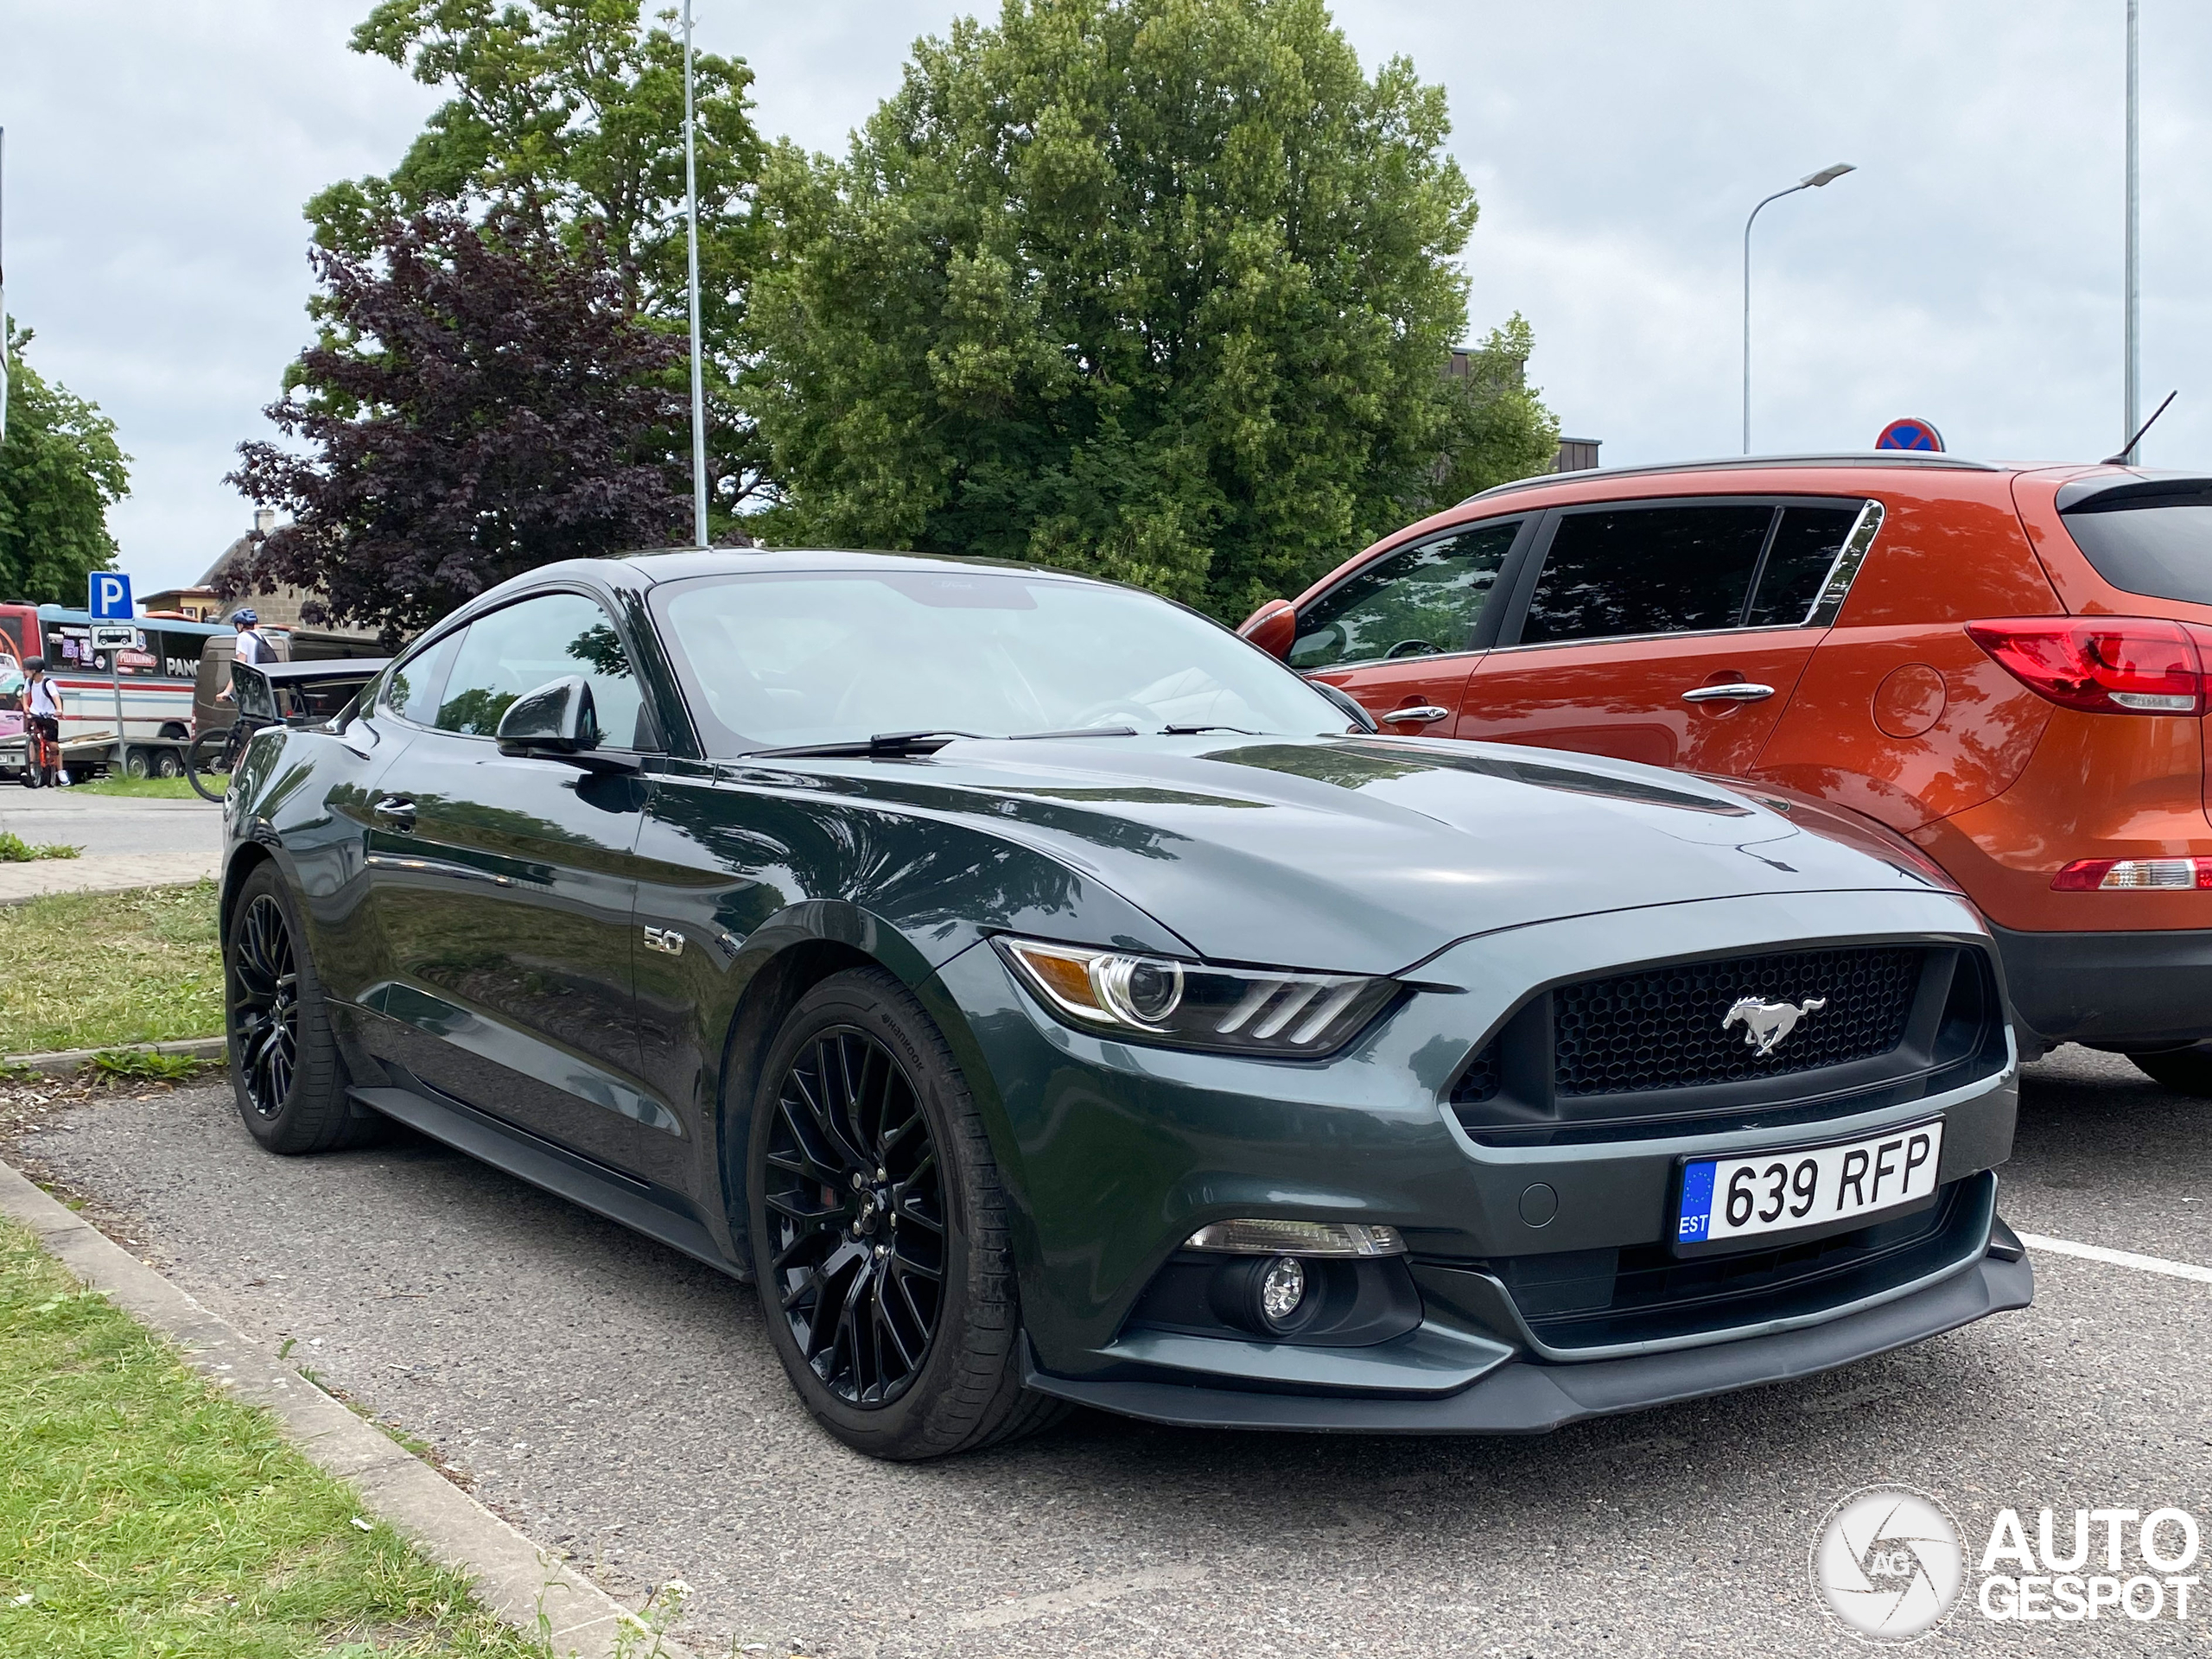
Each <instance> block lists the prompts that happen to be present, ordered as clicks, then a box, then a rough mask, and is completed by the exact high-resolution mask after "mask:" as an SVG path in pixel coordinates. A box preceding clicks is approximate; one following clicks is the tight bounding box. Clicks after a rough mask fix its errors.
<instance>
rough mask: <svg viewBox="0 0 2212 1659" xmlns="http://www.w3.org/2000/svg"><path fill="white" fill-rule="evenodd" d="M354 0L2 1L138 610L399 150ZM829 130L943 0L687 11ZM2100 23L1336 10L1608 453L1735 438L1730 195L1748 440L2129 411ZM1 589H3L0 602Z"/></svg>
mask: <svg viewBox="0 0 2212 1659" xmlns="http://www.w3.org/2000/svg"><path fill="white" fill-rule="evenodd" d="M366 7H367V0H109V3H106V4H104V5H99V6H91V5H84V4H78V3H71V4H67V5H64V4H57V3H54V0H0V125H4V126H5V128H6V130H7V156H6V166H7V176H6V188H7V194H6V237H7V246H6V269H7V276H8V302H9V309H10V311H11V312H12V313H14V314H15V315H16V318H17V320H18V321H20V322H22V323H23V324H26V325H28V326H29V327H33V328H35V330H36V331H37V334H38V339H37V342H36V343H35V346H33V347H32V360H33V362H34V363H35V364H36V365H37V366H38V367H39V368H40V369H41V371H43V372H46V373H48V374H49V375H52V376H55V377H58V378H60V379H61V380H62V381H63V382H65V383H66V384H67V385H69V386H70V387H72V388H73V390H75V391H78V392H79V393H80V394H82V395H84V396H86V397H91V398H92V399H94V400H95V401H97V402H98V403H99V404H100V405H101V406H102V407H103V408H104V409H105V410H107V412H108V413H109V414H110V415H111V416H113V417H114V418H115V420H116V422H117V423H118V426H119V428H120V429H121V436H122V441H123V444H124V448H125V449H127V450H128V451H129V452H130V454H131V455H132V456H133V457H135V464H134V467H133V480H134V493H133V494H132V497H131V499H130V500H129V501H128V502H127V503H125V504H124V505H123V506H122V507H121V508H119V509H118V511H117V512H116V514H115V527H116V531H117V534H118V538H119V539H120V541H121V543H122V545H123V551H124V560H123V563H124V568H125V569H128V570H130V571H131V572H132V574H133V575H135V576H136V577H137V583H138V587H139V589H140V591H142V592H143V591H148V590H149V589H151V588H156V587H157V586H161V585H164V584H168V583H173V582H181V581H189V580H191V579H192V578H193V577H194V576H196V575H198V573H199V572H200V569H202V568H204V567H205V566H206V565H207V563H208V562H209V561H210V560H211V559H212V558H213V556H214V555H215V554H216V553H217V552H218V551H219V550H221V548H222V547H223V545H224V544H225V543H227V542H228V541H229V540H230V539H231V537H233V536H234V535H236V534H237V533H238V531H239V530H241V529H243V528H244V527H245V524H246V522H247V520H248V517H249V509H248V507H247V506H246V505H245V503H244V502H243V501H242V500H241V499H239V498H238V497H237V496H236V495H235V494H233V493H232V492H231V491H230V490H229V489H227V488H226V486H224V485H223V483H222V482H221V478H222V474H224V473H225V472H226V470H228V468H229V467H230V466H231V464H232V452H233V451H234V449H235V448H236V446H237V444H238V442H239V441H240V440H241V439H243V438H245V437H249V436H252V435H258V434H259V433H261V432H262V431H264V423H263V422H262V421H261V418H260V416H259V412H258V411H259V410H260V407H261V406H262V405H263V404H265V403H266V402H268V401H269V399H270V397H273V396H274V395H275V392H276V391H277V382H278V377H279V375H280V374H281V372H282V371H283V365H284V364H285V363H286V361H287V360H288V359H289V358H290V357H291V356H292V355H293V353H296V351H297V350H298V349H299V347H300V346H301V345H302V343H304V341H305V340H306V338H307V329H306V325H305V322H304V320H303V318H302V301H303V299H304V297H305V295H306V293H307V288H308V272H307V266H306V262H305V258H304V249H305V245H306V232H305V228H304V226H303V225H302V220H301V219H300V216H299V207H300V204H301V203H302V201H304V200H306V199H307V197H308V195H309V194H312V193H313V192H314V191H315V190H316V189H317V188H320V187H321V186H322V185H323V184H325V183H327V182H328V181H331V180H333V179H336V178H340V177H344V176H348V175H358V174H361V173H365V172H371V171H377V170H381V169H382V168H386V167H389V166H390V165H391V163H392V162H394V161H396V160H397V158H398V156H399V155H400V154H401V153H402V151H403V150H404V149H405V147H406V144H407V143H408V141H409V139H410V137H411V135H412V134H413V133H414V131H415V130H416V128H417V126H418V125H419V124H420V122H421V120H422V118H423V114H424V113H425V112H426V111H428V109H429V107H430V106H431V105H432V104H433V103H434V102H435V98H434V95H433V94H431V93H430V92H429V91H428V90H427V89H424V88H422V87H419V86H415V85H414V84H413V83H412V82H411V81H410V80H409V79H407V78H406V77H405V76H404V74H403V73H401V72H400V71H398V70H397V69H394V68H392V67H391V66H389V65H387V64H385V63H383V62H381V61H372V60H364V59H360V58H357V57H355V56H353V54H350V53H348V52H347V51H346V34H347V32H348V30H349V29H350V28H351V27H352V25H353V23H354V22H356V21H357V20H358V18H359V16H360V15H362V14H363V13H364V12H365V10H366ZM697 7H698V20H699V21H698V29H699V36H700V41H701V44H702V47H704V48H708V49H710V50H714V51H717V52H727V53H734V54H739V55H741V56H743V57H745V58H747V60H749V61H750V62H751V63H752V64H753V66H754V67H755V69H756V70H757V72H758V73H759V76H760V84H759V86H758V88H757V92H758V100H759V111H758V118H759V122H760V127H761V129H762V130H763V131H764V132H766V133H768V134H771V135H776V134H785V135H789V136H791V137H794V138H797V139H798V140H800V141H801V142H803V143H806V144H808V145H810V147H813V148H816V149H841V148H842V145H843V143H844V137H845V135H846V133H847V132H848V131H849V130H850V128H851V127H852V126H853V125H854V124H855V123H856V122H858V121H859V120H860V119H861V118H863V117H864V116H865V115H866V114H867V112H868V111H869V110H870V109H872V108H873V107H874V105H875V103H876V102H877V101H878V100H879V99H881V98H882V97H883V96H884V95H885V94H886V93H887V92H889V91H890V90H891V89H892V88H893V86H895V85H896V82H897V79H898V75H899V66H900V64H901V63H902V62H903V61H904V60H905V58H906V52H907V48H908V47H909V45H910V44H911V43H912V41H913V40H914V39H915V38H916V37H917V36H919V35H930V34H937V33H941V32H942V31H943V30H944V28H945V27H946V25H947V23H948V22H950V19H951V18H952V17H953V16H957V15H958V14H959V13H960V12H961V11H963V10H973V9H974V8H973V7H969V6H963V5H959V4H956V3H951V0H826V3H822V0H817V3H815V4H812V5H801V6H794V5H782V6H770V5H761V4H758V3H752V4H740V3H737V0H697ZM2143 11H2144V14H2145V18H2144V48H2143V107H2144V118H2143V181H2144V182H2143V226H2144V229H2143V237H2144V262H2143V287H2144V301H2143V316H2144V352H2143V378H2144V385H2145V394H2146V401H2145V411H2146V412H2147V410H2148V409H2149V407H2151V406H2152V405H2153V404H2155V403H2156V401H2157V399H2158V397H2162V396H2164V393H2165V391H2167V390H2168V389H2169V388H2170V387H2175V386H2178V387H2179V388H2180V389H2181V393H2182V395H2181V397H2180V398H2179V399H2178V400H2177V402H2176V404H2175V405H2174V407H2173V409H2172V410H2171V411H2170V412H2169V413H2168V415H2167V416H2166V417H2165V419H2164V422H2162V423H2161V424H2160V427H2159V429H2158V431H2157V432H2156V433H2154V434H2153V435H2152V437H2151V439H2149V440H2148V441H2147V442H2145V446H2144V455H2145V460H2146V461H2149V462H2151V463H2152V464H2153V465H2157V466H2162V467H2186V466H2195V465H2200V464H2205V463H2212V327H2208V324H2212V303H2208V295H2212V283H2208V281H2207V276H2208V273H2212V213H2208V212H2207V209H2208V207H2212V7H2207V6H2203V5H2201V4H2195V3H2190V0H2145V3H2144V5H2143ZM2124 16H2125V6H2124V3H2123V0H2040V3H2037V0H1943V3H1940V4H1919V5H1906V4H1904V3H1889V4H1876V3H1870V0H1850V3H1847V0H1798V3H1786V0H1732V3H1731V0H1698V3H1656V0H1546V3H1543V4H1541V5H1530V4H1528V3H1526V0H1512V3H1493V0H1341V3H1339V4H1338V8H1337V17H1338V22H1340V23H1341V24H1342V26H1343V27H1344V29H1345V30H1346V31H1347V33H1348V34H1349V35H1350V36H1351V39H1352V41H1353V42H1354V43H1355V45H1356V46H1357V48H1358V49H1359V52H1360V54H1361V56H1362V58H1363V60H1365V61H1366V62H1367V63H1369V64H1370V66H1372V65H1373V64H1374V63H1376V61H1378V60H1382V59H1383V58H1385V57H1388V56H1390V55H1393V54H1404V55H1406V56H1408V57H1410V58H1411V59H1412V60H1413V61H1414V64H1415V66H1416V67H1418V68H1419V70H1420V71H1421V74H1422V75H1423V76H1424V78H1426V79H1429V80H1432V81H1437V82H1440V83H1441V84H1442V85H1443V86H1445V87H1446V90H1447V92H1448V93H1449V95H1450V99H1451V105H1452V118H1453V122H1454V132H1453V137H1452V143H1453V147H1454V149H1456V151H1457V153H1458V154H1459V158H1460V161H1461V163H1462V165H1463V166H1464V167H1465V168H1466V170H1467V173H1468V175H1469V176H1470V177H1471V179H1472V180H1473V181H1474V183H1475V187H1476V189H1477V192H1478V195H1479V197H1480V199H1481V202H1482V222H1481V224H1480V226H1478V229H1477V231H1476V232H1475V237H1474V240H1473V242H1472V244H1471V246H1470V248H1469V250H1468V253H1467V264H1468V270H1469V272H1470V274H1471V277H1472V280H1473V285H1474V295H1473V301H1472V304H1471V318H1470V326H1471V333H1474V334H1480V333H1481V332H1483V331H1484V329H1486V328H1487V327H1490V326H1491V325H1492V324H1494V323H1496V322H1497V321H1501V320H1503V318H1505V317H1508V316H1510V315H1512V314H1513V313H1514V312H1516V311H1518V312H1521V313H1522V314H1523V315H1526V316H1527V317H1528V318H1529V321H1530V322H1531V323H1532V324H1533V325H1534V327H1535V338H1536V354H1535V360H1534V363H1533V364H1532V365H1531V366H1532V374H1533V377H1534V378H1535V380H1536V381H1537V382H1538V383H1539V384H1540V385H1541V386H1542V388H1543V390H1544V392H1545V395H1546V397H1547V398H1548V401H1549V402H1550V404H1551V406H1552V407H1553V408H1554V409H1555V410H1557V411H1558V412H1559V415H1560V419H1561V421H1562V422H1563V423H1564V424H1565V426H1566V429H1567V431H1568V432H1569V433H1570V434H1572V435H1576V436H1587V437H1594V438H1599V439H1602V440H1603V441H1604V443H1605V450H1604V458H1605V460H1606V461H1609V462H1616V461H1618V462H1630V461H1650V460H1658V459H1665V458H1669V457H1675V456H1688V455H1707V454H1729V453H1732V452H1733V451H1734V450H1735V449H1736V448H1737V447H1738V441H1739V440H1738V420H1739V408H1738V398H1739V382H1738V376H1739V372H1740V363H1739V357H1738V353H1739V350H1740V346H1739V330H1740V307H1741V303H1742V296H1741V290H1740V286H1739V284H1740V282H1741V277H1740V271H1739V260H1740V257H1741V242H1740V238H1741V236H1742V232H1743V221H1744V216H1745V213H1746V212H1747V211H1748V210H1749V209H1750V207H1751V204H1752V203H1753V202H1755V201H1757V200H1758V199H1759V198H1760V197H1761V196H1763V195H1765V194H1768V193H1770V192H1771V191H1773V190H1776V189H1779V188H1783V186H1785V185H1787V184H1789V183H1791V182H1793V181H1795V180H1796V179H1797V178H1798V177H1800V176H1801V175H1804V174H1806V173H1809V172H1811V171H1813V170H1814V169H1815V168H1820V167H1821V166H1823V165H1825V164H1827V163H1828V162H1836V161H1847V162H1855V163H1856V164H1857V166H1858V168H1859V171H1858V172H1856V173H1854V174H1853V175H1850V176H1849V177H1847V178H1845V179H1843V180H1841V181H1839V182H1837V183H1836V184H1834V185H1833V186H1831V187H1830V188H1827V189H1826V190H1823V191H1808V192H1804V193H1802V194H1798V195H1796V196H1793V197H1790V198H1789V199H1788V200H1783V201H1780V202H1777V203H1776V204H1775V205H1774V206H1773V207H1770V208H1768V209H1767V211H1766V213H1764V215H1763V216H1762V217H1761V219H1760V221H1759V228H1758V239H1757V243H1756V245H1755V248H1754V277H1753V283H1754V291H1753V303H1754V307H1755V341H1754V350H1755V353H1756V358H1755V362H1754V365H1753V372H1754V377H1755V384H1754V389H1753V390H1754V410H1753V419H1754V426H1753V443H1754V446H1755V447H1756V448H1760V449H1764V450H1792V449H1812V448H1863V447H1865V446H1866V444H1868V443H1870V442H1872V438H1873V436H1874V435H1875V433H1876V432H1877V431H1878V429H1880V427H1881V425H1882V423H1884V422H1885V421H1886V420H1888V419H1889V418H1891V416H1900V415H1914V416H1922V417H1924V418H1926V419H1929V420H1932V421H1934V422H1935V423H1936V424H1937V425H1938V426H1939V427H1940V428H1941V429H1942V431H1943V434H1944V435H1945V437H1946V439H1947V440H1948V442H1949V445H1950V447H1951V448H1953V449H1955V450H1959V451H1961V452H1964V453H1967V454H1977V455H1988V456H1995V457H2005V458H2035V459H2051V460H2076V459H2084V458H2092V459H2093V458H2094V457H2096V456H2098V455H2101V454H2106V453H2107V452H2109V451H2110V450H2111V449H2113V448H2116V447H2117V446H2118V445H2119V443H2120V438H2121V436H2122V434H2121V433H2120V271H2121V232H2122V221H2121V200H2122V198H2121V183H2122V132H2123V126H2122V91H2123V86H2124V79H2123V61H2124V57H2123V39H2124V36H2123V33H2122V29H2123V18H2124ZM0 597H5V596H4V595H0Z"/></svg>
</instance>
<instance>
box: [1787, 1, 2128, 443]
mask: <svg viewBox="0 0 2212 1659" xmlns="http://www.w3.org/2000/svg"><path fill="white" fill-rule="evenodd" d="M2128 3H2129V4H2130V5H2133V3H2134V0H2128ZM1858 170H1859V169H1858V168H1856V167H1854V166H1853V165H1852V163H1851V162H1837V163H1836V164H1835V165H1834V166H1833V167H1824V168H1821V170H1820V171H1819V172H1817V173H1808V174H1807V175H1805V176H1804V177H1803V178H1802V179H1800V180H1798V181H1797V182H1796V183H1795V184H1793V185H1791V186H1790V187H1789V188H1788V189H1787V190H1777V191H1776V192H1775V193H1774V194H1772V195H1770V196H1769V197H1768V198H1767V199H1766V201H1762V202H1761V203H1759V205H1758V207H1754V208H1752V209H1751V217H1750V218H1749V219H1745V221H1744V453H1745V454H1747V455H1748V454H1751V226H1753V225H1754V224H1756V223H1757V222H1758V216H1759V208H1760V207H1765V206H1766V205H1767V202H1769V201H1780V200H1782V199H1783V197H1784V196H1794V195H1796V194H1797V193H1798V192H1799V191H1800V190H1824V189H1826V188H1827V187H1828V186H1829V185H1831V184H1834V182H1835V181H1837V180H1838V179H1840V178H1841V177H1842V176H1843V175H1845V174H1847V173H1855V172H1857V171H1858Z"/></svg>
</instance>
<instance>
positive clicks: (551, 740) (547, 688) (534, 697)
mask: <svg viewBox="0 0 2212 1659" xmlns="http://www.w3.org/2000/svg"><path fill="white" fill-rule="evenodd" d="M493 736H494V737H495V738H496V739H497V741H498V742H499V753H501V754H504V755H509V756H513V757H517V758H522V757H528V758H531V759H534V760H569V761H573V762H575V764H576V765H577V766H582V767H583V768H584V769H585V770H586V771H588V772H634V771H635V770H636V769H637V762H636V761H635V760H632V758H630V757H629V756H627V755H616V754H608V753H601V752H600V747H599V746H600V742H601V732H600V729H599V715H598V711H597V710H596V709H594V708H593V707H592V698H591V682H590V681H588V680H587V679H586V678H584V677H583V676H582V675H581V674H568V675H563V677H561V678H559V679H557V680H549V681H548V682H547V683H545V684H543V685H541V686H539V687H538V688H537V690H535V691H526V692H524V694H523V695H522V696H518V697H517V698H516V699H515V700H514V701H513V702H511V703H509V704H508V705H507V712H506V713H505V714H504V715H500V716H499V729H498V730H497V731H496V732H495V733H493Z"/></svg>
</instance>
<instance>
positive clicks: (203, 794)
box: [184, 726, 231, 801]
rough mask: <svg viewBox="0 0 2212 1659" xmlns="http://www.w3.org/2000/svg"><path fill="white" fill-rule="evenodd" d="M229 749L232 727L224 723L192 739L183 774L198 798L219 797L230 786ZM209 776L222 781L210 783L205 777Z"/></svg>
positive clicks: (211, 799)
mask: <svg viewBox="0 0 2212 1659" xmlns="http://www.w3.org/2000/svg"><path fill="white" fill-rule="evenodd" d="M230 750H231V728H229V727H227V726H225V727H222V728H219V729H218V730H215V731H208V732H202V733H200V735H199V736H197V737H195V738H194V739H193V740H192V747H191V748H190V749H189V750H188V751H187V753H186V754H185V757H184V775H185V776H186V777H187V778H189V779H191V780H192V787H193V788H194V790H196V791H199V795H200V799H201V800H203V801H219V800H221V799H222V798H223V796H224V795H225V793H226V791H228V790H229V789H230V786H231V779H230V770H231V768H230ZM218 768H220V770H218ZM211 777H213V778H219V779H221V780H222V783H221V785H220V786H219V787H217V786H214V785H210V784H209V783H208V781H207V780H208V779H209V778H211Z"/></svg>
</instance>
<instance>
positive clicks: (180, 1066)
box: [85, 1048, 220, 1083]
mask: <svg viewBox="0 0 2212 1659" xmlns="http://www.w3.org/2000/svg"><path fill="white" fill-rule="evenodd" d="M219 1064H220V1062H219V1061H216V1060H202V1059H195V1058H193V1057H192V1056H190V1055H188V1054H160V1053H156V1052H155V1051H154V1050H152V1049H150V1048H104V1049H102V1050H101V1051H100V1052H99V1053H97V1054H95V1055H93V1056H92V1058H91V1059H89V1060H87V1061H86V1062H85V1065H86V1069H87V1070H89V1071H92V1073H93V1074H94V1075H95V1076H97V1077H121V1078H124V1079H128V1080H130V1081H133V1082H140V1083H182V1082H184V1081H185V1080H186V1079H187V1078H188V1077H196V1076H198V1075H199V1074H200V1072H201V1071H204V1070H206V1069H207V1068H208V1067H210V1066H213V1065H219Z"/></svg>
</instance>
